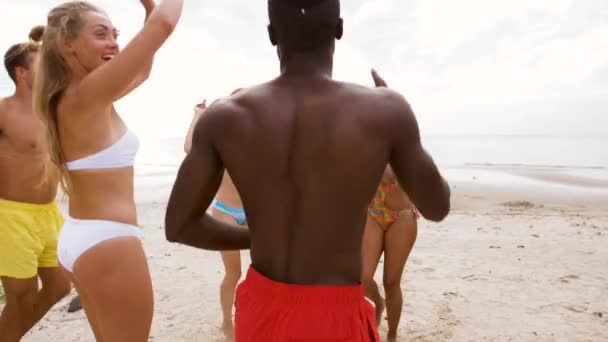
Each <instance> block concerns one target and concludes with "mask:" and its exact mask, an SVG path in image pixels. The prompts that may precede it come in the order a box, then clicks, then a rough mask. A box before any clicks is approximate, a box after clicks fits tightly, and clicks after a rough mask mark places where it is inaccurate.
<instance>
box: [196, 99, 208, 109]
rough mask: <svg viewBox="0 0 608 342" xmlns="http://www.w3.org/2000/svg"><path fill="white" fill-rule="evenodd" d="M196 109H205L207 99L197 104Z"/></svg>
mask: <svg viewBox="0 0 608 342" xmlns="http://www.w3.org/2000/svg"><path fill="white" fill-rule="evenodd" d="M196 108H200V109H206V108H207V99H204V100H203V102H201V103H199V104H197V105H196Z"/></svg>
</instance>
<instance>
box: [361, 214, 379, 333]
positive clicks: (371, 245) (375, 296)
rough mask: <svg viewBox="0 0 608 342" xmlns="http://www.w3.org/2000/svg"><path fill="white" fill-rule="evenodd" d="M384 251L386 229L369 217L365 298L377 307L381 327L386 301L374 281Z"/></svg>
mask: <svg viewBox="0 0 608 342" xmlns="http://www.w3.org/2000/svg"><path fill="white" fill-rule="evenodd" d="M383 249H384V229H382V228H381V227H380V226H379V225H378V223H377V222H376V221H374V220H373V219H372V218H371V217H369V215H368V217H367V222H366V224H365V231H364V233H363V251H362V255H363V275H362V278H363V286H364V288H365V296H366V297H368V298H369V299H371V300H372V302H374V305H375V306H376V324H377V325H378V326H379V325H380V322H381V320H382V311H384V299H382V296H381V295H380V291H378V284H376V281H375V280H374V273H376V268H377V267H378V262H379V261H380V256H381V255H382V250H383Z"/></svg>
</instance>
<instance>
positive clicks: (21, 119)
mask: <svg viewBox="0 0 608 342" xmlns="http://www.w3.org/2000/svg"><path fill="white" fill-rule="evenodd" d="M45 141H46V140H45V133H44V127H43V125H42V123H41V122H40V120H39V119H38V117H36V115H35V114H34V113H33V110H32V102H31V99H22V98H19V97H18V96H11V97H8V98H4V99H1V100H0V198H3V199H7V200H11V201H16V202H25V203H35V204H45V203H50V202H52V201H53V200H54V199H55V195H56V193H57V179H56V176H55V175H54V174H52V173H53V172H54V171H53V168H52V167H51V166H50V159H49V155H48V151H47V147H46V145H45Z"/></svg>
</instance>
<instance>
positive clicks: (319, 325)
mask: <svg viewBox="0 0 608 342" xmlns="http://www.w3.org/2000/svg"><path fill="white" fill-rule="evenodd" d="M235 307H236V312H235V315H236V316H235V334H236V336H235V337H236V342H251V341H256V342H257V341H259V342H275V341H276V342H279V341H280V342H290V341H294V342H295V341H298V342H299V341H324V342H330V341H331V342H334V341H335V342H337V341H349V342H378V341H380V338H379V336H378V331H377V329H376V318H375V313H374V308H373V306H372V305H371V304H370V303H369V302H368V301H367V300H366V299H365V298H364V296H363V287H362V286H361V285H358V286H316V285H315V286H308V285H291V284H284V283H279V282H276V281H273V280H270V279H268V278H266V277H265V276H263V275H261V274H260V273H258V272H257V271H256V270H255V269H253V267H250V268H249V271H248V272H247V277H246V279H245V280H244V281H243V282H242V283H241V284H240V285H239V286H238V289H237V291H236V299H235Z"/></svg>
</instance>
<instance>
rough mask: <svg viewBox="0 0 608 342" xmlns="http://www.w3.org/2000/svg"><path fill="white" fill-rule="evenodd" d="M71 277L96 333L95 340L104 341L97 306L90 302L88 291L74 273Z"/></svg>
mask: <svg viewBox="0 0 608 342" xmlns="http://www.w3.org/2000/svg"><path fill="white" fill-rule="evenodd" d="M66 272H67V271H66ZM71 278H72V282H73V283H74V287H75V288H76V291H77V292H78V298H79V299H80V304H81V305H82V308H83V309H84V313H85V315H86V316H87V320H88V321H89V325H90V326H91V330H93V334H94V335H95V341H97V342H103V341H104V339H103V337H102V336H101V327H100V325H101V324H100V323H99V321H98V320H97V314H96V313H95V307H94V306H93V305H91V304H90V303H91V300H90V299H89V298H88V296H89V295H88V293H86V292H85V290H84V289H83V288H82V287H81V286H80V285H79V284H78V280H76V278H75V277H74V275H73V274H72V275H71Z"/></svg>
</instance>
